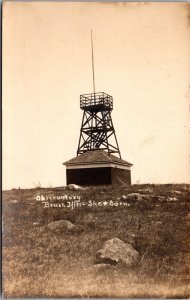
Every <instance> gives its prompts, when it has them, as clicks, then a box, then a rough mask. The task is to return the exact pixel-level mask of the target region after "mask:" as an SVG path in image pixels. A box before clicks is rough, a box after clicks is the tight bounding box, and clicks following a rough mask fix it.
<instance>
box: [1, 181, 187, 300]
mask: <svg viewBox="0 0 190 300" xmlns="http://www.w3.org/2000/svg"><path fill="white" fill-rule="evenodd" d="M189 206H190V185H187V184H181V185H180V184H176V185H174V184H168V185H133V186H128V187H118V188H114V187H111V186H101V187H88V188H85V189H83V188H81V189H80V188H79V189H74V188H73V189H71V187H70V188H69V187H63V188H36V189H25V190H22V189H13V190H9V191H4V192H3V224H4V230H3V283H4V284H3V289H4V296H5V297H13V296H14V297H64V296H65V297H68V296H69V297H74V296H77V297H105V296H106V297H138V298H143V297H151V298H153V297H160V298H161V297H168V298H184V297H187V298H188V297H189V291H188V283H189V266H188V261H189V226H190V214H189ZM58 220H67V221H70V222H71V223H72V224H74V225H76V228H78V229H77V230H71V231H63V230H59V229H58V230H56V231H52V230H50V227H48V224H50V223H52V222H55V221H58ZM77 226H78V227H77ZM112 238H119V239H121V240H122V241H123V242H126V243H129V244H130V245H132V246H133V247H134V249H136V250H137V251H138V253H139V257H140V258H139V261H138V263H137V265H135V266H133V267H128V268H127V267H125V266H123V265H120V264H118V265H110V264H108V265H106V266H101V265H100V266H99V265H95V264H94V262H95V258H96V253H97V251H98V250H99V249H100V248H101V246H102V245H103V243H104V242H105V241H106V240H108V239H112Z"/></svg>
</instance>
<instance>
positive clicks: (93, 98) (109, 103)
mask: <svg viewBox="0 0 190 300" xmlns="http://www.w3.org/2000/svg"><path fill="white" fill-rule="evenodd" d="M98 105H101V106H105V108H109V109H113V97H112V96H110V95H108V94H106V93H104V92H101V93H91V94H83V95H80V108H81V109H84V108H85V107H91V106H98Z"/></svg>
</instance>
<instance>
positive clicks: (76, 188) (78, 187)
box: [67, 184, 84, 190]
mask: <svg viewBox="0 0 190 300" xmlns="http://www.w3.org/2000/svg"><path fill="white" fill-rule="evenodd" d="M67 188H68V189H69V190H84V188H83V187H82V186H80V185H77V184H68V185H67Z"/></svg>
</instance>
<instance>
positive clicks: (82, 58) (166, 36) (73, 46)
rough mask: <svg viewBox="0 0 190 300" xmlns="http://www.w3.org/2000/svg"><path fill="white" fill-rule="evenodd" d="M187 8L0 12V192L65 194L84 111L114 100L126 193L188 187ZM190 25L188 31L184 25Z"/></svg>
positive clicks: (64, 7) (71, 6)
mask: <svg viewBox="0 0 190 300" xmlns="http://www.w3.org/2000/svg"><path fill="white" fill-rule="evenodd" d="M189 8H190V5H189V4H188V3H163V2H162V3H143V2H142V3H105V2H102V3H98V2H97V3H94V2H91V3H76V2H75V3H72V2H70V3H69V2H67V3H63V2H57V3H56V2H41V3H40V2H4V5H3V188H4V189H8V188H13V187H16V188H17V187H19V186H20V187H21V188H30V187H35V186H36V185H37V183H38V182H40V183H41V185H42V186H44V187H47V186H49V185H50V184H51V185H52V186H62V185H65V172H66V171H65V166H63V165H62V163H63V162H65V161H66V160H68V159H71V158H73V157H75V156H76V151H77V146H78V139H79V131H80V126H81V121H82V110H80V107H79V97H80V94H83V93H91V92H93V85H92V70H91V45H90V31H91V29H92V30H93V36H94V56H95V57H94V60H95V78H96V79H95V80H96V91H97V92H102V91H103V92H106V93H108V94H110V95H112V96H113V100H114V110H113V112H112V119H113V123H114V127H115V130H116V135H117V139H118V143H119V147H120V151H121V155H122V158H123V159H125V160H127V161H129V162H130V163H133V164H134V166H133V167H132V169H131V172H132V183H136V182H140V183H185V182H186V183H188V182H190V160H189V154H190V133H189V132H190V116H189V103H190V55H189V53H190V38H189V37H190V34H189V33H190V24H189V23H188V14H189V10H190V9H189ZM189 22H190V21H189Z"/></svg>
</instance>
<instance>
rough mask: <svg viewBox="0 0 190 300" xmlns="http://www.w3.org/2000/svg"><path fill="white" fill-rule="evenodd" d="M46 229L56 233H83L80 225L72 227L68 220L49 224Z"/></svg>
mask: <svg viewBox="0 0 190 300" xmlns="http://www.w3.org/2000/svg"><path fill="white" fill-rule="evenodd" d="M47 227H48V228H49V229H50V230H51V231H52V232H56V233H62V232H70V233H81V232H83V231H84V227H83V226H81V225H74V224H73V223H71V222H70V221H68V220H59V221H54V222H51V223H49V224H48V225H47Z"/></svg>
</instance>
